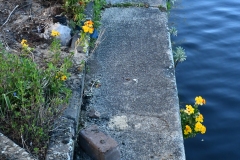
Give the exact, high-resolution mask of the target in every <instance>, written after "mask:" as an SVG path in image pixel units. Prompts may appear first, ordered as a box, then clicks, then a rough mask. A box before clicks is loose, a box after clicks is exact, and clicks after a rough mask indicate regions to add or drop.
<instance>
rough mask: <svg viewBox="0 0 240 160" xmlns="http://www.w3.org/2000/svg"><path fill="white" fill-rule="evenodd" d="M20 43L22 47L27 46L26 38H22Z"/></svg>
mask: <svg viewBox="0 0 240 160" xmlns="http://www.w3.org/2000/svg"><path fill="white" fill-rule="evenodd" d="M21 45H22V47H23V48H27V47H28V44H27V40H26V39H22V41H21Z"/></svg>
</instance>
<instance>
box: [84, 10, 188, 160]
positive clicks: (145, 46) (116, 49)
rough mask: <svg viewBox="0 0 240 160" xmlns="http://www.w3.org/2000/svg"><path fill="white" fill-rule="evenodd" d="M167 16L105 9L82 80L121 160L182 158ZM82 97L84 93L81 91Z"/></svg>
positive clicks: (98, 121) (97, 121) (156, 12)
mask: <svg viewBox="0 0 240 160" xmlns="http://www.w3.org/2000/svg"><path fill="white" fill-rule="evenodd" d="M167 21H168V20H167V13H166V12H161V11H160V10H159V9H158V8H157V7H149V8H144V7H141V8H140V7H130V8H117V7H112V8H107V9H105V11H104V12H103V15H102V20H101V30H100V31H104V34H103V36H102V38H101V39H100V42H101V43H100V44H99V46H98V48H97V49H96V50H95V52H94V53H93V54H92V55H91V57H90V58H89V61H88V67H89V69H88V73H87V76H86V77H87V78H88V81H87V82H86V83H88V85H89V90H91V91H92V95H93V96H92V99H91V100H90V103H89V108H94V110H96V111H98V112H99V113H100V114H101V116H100V118H98V119H96V118H88V122H87V125H89V126H90V125H92V124H96V125H97V126H98V127H99V128H100V130H101V131H103V132H104V133H106V134H108V135H110V136H111V137H112V138H113V139H115V140H116V141H117V143H118V147H119V150H120V152H121V159H122V160H151V159H155V160H169V159H173V160H183V159H185V153H184V146H183V137H182V131H181V124H180V115H179V102H178V95H177V86H176V80H175V73H174V71H175V70H174V65H173V58H172V51H171V47H170V40H169V34H168V31H167ZM86 92H87V90H86Z"/></svg>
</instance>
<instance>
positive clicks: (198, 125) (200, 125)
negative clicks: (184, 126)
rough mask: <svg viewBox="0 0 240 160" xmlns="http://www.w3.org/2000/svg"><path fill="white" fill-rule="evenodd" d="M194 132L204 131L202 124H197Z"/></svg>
mask: <svg viewBox="0 0 240 160" xmlns="http://www.w3.org/2000/svg"><path fill="white" fill-rule="evenodd" d="M194 130H195V131H196V132H200V131H201V130H202V123H200V122H197V123H196V124H195V128H194Z"/></svg>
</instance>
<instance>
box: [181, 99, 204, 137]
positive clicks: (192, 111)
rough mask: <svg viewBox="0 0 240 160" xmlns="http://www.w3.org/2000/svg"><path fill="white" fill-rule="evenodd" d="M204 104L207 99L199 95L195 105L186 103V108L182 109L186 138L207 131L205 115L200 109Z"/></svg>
mask: <svg viewBox="0 0 240 160" xmlns="http://www.w3.org/2000/svg"><path fill="white" fill-rule="evenodd" d="M204 104H206V100H205V99H203V98H202V97H201V96H197V97H196V98H195V104H194V105H186V108H185V109H184V108H183V109H180V116H181V124H182V131H183V137H184V138H190V137H195V136H196V135H197V134H199V133H201V134H204V133H206V127H205V126H204V125H203V124H202V122H203V121H204V117H203V115H202V114H201V113H200V111H199V109H198V107H199V106H200V105H204Z"/></svg>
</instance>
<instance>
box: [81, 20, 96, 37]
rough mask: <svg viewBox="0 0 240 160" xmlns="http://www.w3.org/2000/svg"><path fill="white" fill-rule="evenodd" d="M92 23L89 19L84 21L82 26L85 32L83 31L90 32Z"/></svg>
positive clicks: (92, 29) (91, 31)
mask: <svg viewBox="0 0 240 160" xmlns="http://www.w3.org/2000/svg"><path fill="white" fill-rule="evenodd" d="M93 24H94V23H93V21H91V20H88V21H86V22H84V26H82V29H83V32H85V33H87V32H88V33H90V34H92V33H93V31H94V28H93Z"/></svg>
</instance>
